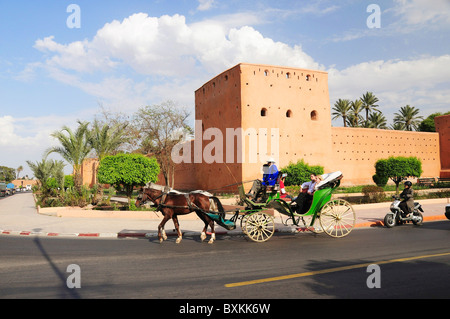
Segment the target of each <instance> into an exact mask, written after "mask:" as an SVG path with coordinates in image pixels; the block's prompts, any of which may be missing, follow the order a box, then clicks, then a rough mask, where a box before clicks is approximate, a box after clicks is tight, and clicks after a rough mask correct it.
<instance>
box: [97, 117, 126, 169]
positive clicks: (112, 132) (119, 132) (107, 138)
mask: <svg viewBox="0 0 450 319" xmlns="http://www.w3.org/2000/svg"><path fill="white" fill-rule="evenodd" d="M127 126H128V124H121V123H119V124H115V125H113V126H111V125H109V124H106V123H105V124H103V125H101V124H100V123H99V121H97V120H95V121H94V123H93V125H92V129H91V130H90V132H89V143H90V145H91V147H92V149H93V150H94V151H95V153H96V155H97V157H98V160H99V162H100V161H101V160H102V159H103V158H104V157H105V156H106V155H114V153H115V152H117V151H118V149H119V148H120V146H121V145H122V144H124V143H126V142H127V140H128V138H127V136H126V135H125V133H126V131H125V129H126V127H127Z"/></svg>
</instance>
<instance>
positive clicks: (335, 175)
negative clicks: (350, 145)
mask: <svg viewBox="0 0 450 319" xmlns="http://www.w3.org/2000/svg"><path fill="white" fill-rule="evenodd" d="M341 176H342V172H341V171H336V172H333V173H329V174H323V175H321V178H322V180H321V181H320V183H319V184H317V185H316V186H315V187H314V188H315V190H317V189H319V188H320V187H322V186H324V185H325V184H328V183H329V182H332V181H334V180H336V179H338V178H340V177H341Z"/></svg>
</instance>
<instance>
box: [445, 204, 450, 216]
mask: <svg viewBox="0 0 450 319" xmlns="http://www.w3.org/2000/svg"><path fill="white" fill-rule="evenodd" d="M445 217H447V218H448V219H450V205H447V206H445Z"/></svg>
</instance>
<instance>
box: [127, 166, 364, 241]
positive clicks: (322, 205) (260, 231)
mask: <svg viewBox="0 0 450 319" xmlns="http://www.w3.org/2000/svg"><path fill="white" fill-rule="evenodd" d="M341 179H342V173H341V172H334V173H331V174H324V175H322V181H321V182H320V183H319V184H318V185H316V191H315V193H314V197H313V201H312V204H311V207H310V208H309V210H308V211H307V212H306V213H305V214H299V213H297V212H296V211H295V209H294V208H293V206H292V203H289V202H287V201H285V200H284V199H281V198H280V196H279V193H278V192H277V188H276V187H275V188H272V189H271V190H270V192H268V193H266V196H265V197H264V198H263V200H262V201H255V200H254V199H252V198H251V197H250V196H249V195H248V194H245V193H244V190H243V186H242V185H241V186H240V187H239V189H240V197H241V201H243V203H244V205H245V206H244V209H241V208H238V209H233V210H231V211H225V210H224V208H223V206H222V204H221V202H220V200H219V199H218V198H217V197H215V196H212V194H209V193H207V192H204V191H195V192H190V193H181V192H178V191H174V190H171V189H169V188H166V187H163V186H160V185H156V184H152V183H150V184H148V185H147V186H146V187H145V188H143V190H142V192H141V194H140V195H139V197H138V199H137V201H136V206H138V207H139V206H140V205H141V204H142V203H143V202H146V201H151V202H153V204H154V205H155V206H156V207H157V210H159V211H161V212H162V213H163V215H164V218H163V220H162V222H161V224H160V225H159V226H158V237H159V240H160V241H163V240H164V239H166V238H167V236H166V235H165V232H164V225H165V223H166V222H167V221H168V220H169V219H172V220H173V222H174V225H175V228H176V230H177V233H178V238H177V241H176V242H177V243H179V242H180V241H181V239H182V234H181V232H180V229H179V224H178V219H177V215H184V214H188V213H191V212H195V213H196V214H197V216H198V217H199V218H200V219H201V220H202V221H203V222H204V223H205V227H204V229H203V231H202V233H201V239H202V240H204V239H206V231H207V228H208V226H210V227H211V239H210V241H209V243H213V242H214V240H215V231H214V223H217V224H218V225H220V226H222V227H224V228H225V229H227V230H233V229H235V228H236V224H237V222H238V221H240V227H241V229H242V231H243V233H244V234H245V235H246V236H247V237H248V238H250V239H251V240H253V241H256V242H265V241H267V240H268V239H270V238H271V237H272V235H273V234H274V232H275V220H274V217H273V215H272V214H270V213H269V209H275V210H277V211H278V212H279V213H280V214H282V215H285V216H287V217H288V219H287V220H286V221H285V224H286V225H287V224H288V222H289V221H291V223H292V225H295V226H301V225H300V221H302V222H303V224H304V226H305V227H306V229H308V230H311V231H313V232H315V233H320V232H325V233H326V234H328V235H330V236H332V237H344V236H346V235H348V234H349V233H350V232H351V231H352V229H353V227H354V225H355V220H356V216H355V212H354V210H353V208H352V206H351V205H350V204H349V203H348V202H346V201H344V200H341V199H335V200H332V199H331V195H332V193H333V190H335V189H336V188H337V187H338V186H339V185H340V180H341ZM226 214H231V215H232V217H231V218H229V219H226Z"/></svg>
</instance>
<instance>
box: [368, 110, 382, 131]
mask: <svg viewBox="0 0 450 319" xmlns="http://www.w3.org/2000/svg"><path fill="white" fill-rule="evenodd" d="M366 123H367V125H368V127H370V128H380V129H387V125H386V118H385V117H384V115H383V114H381V113H372V114H370V116H369V121H368V122H366Z"/></svg>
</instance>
